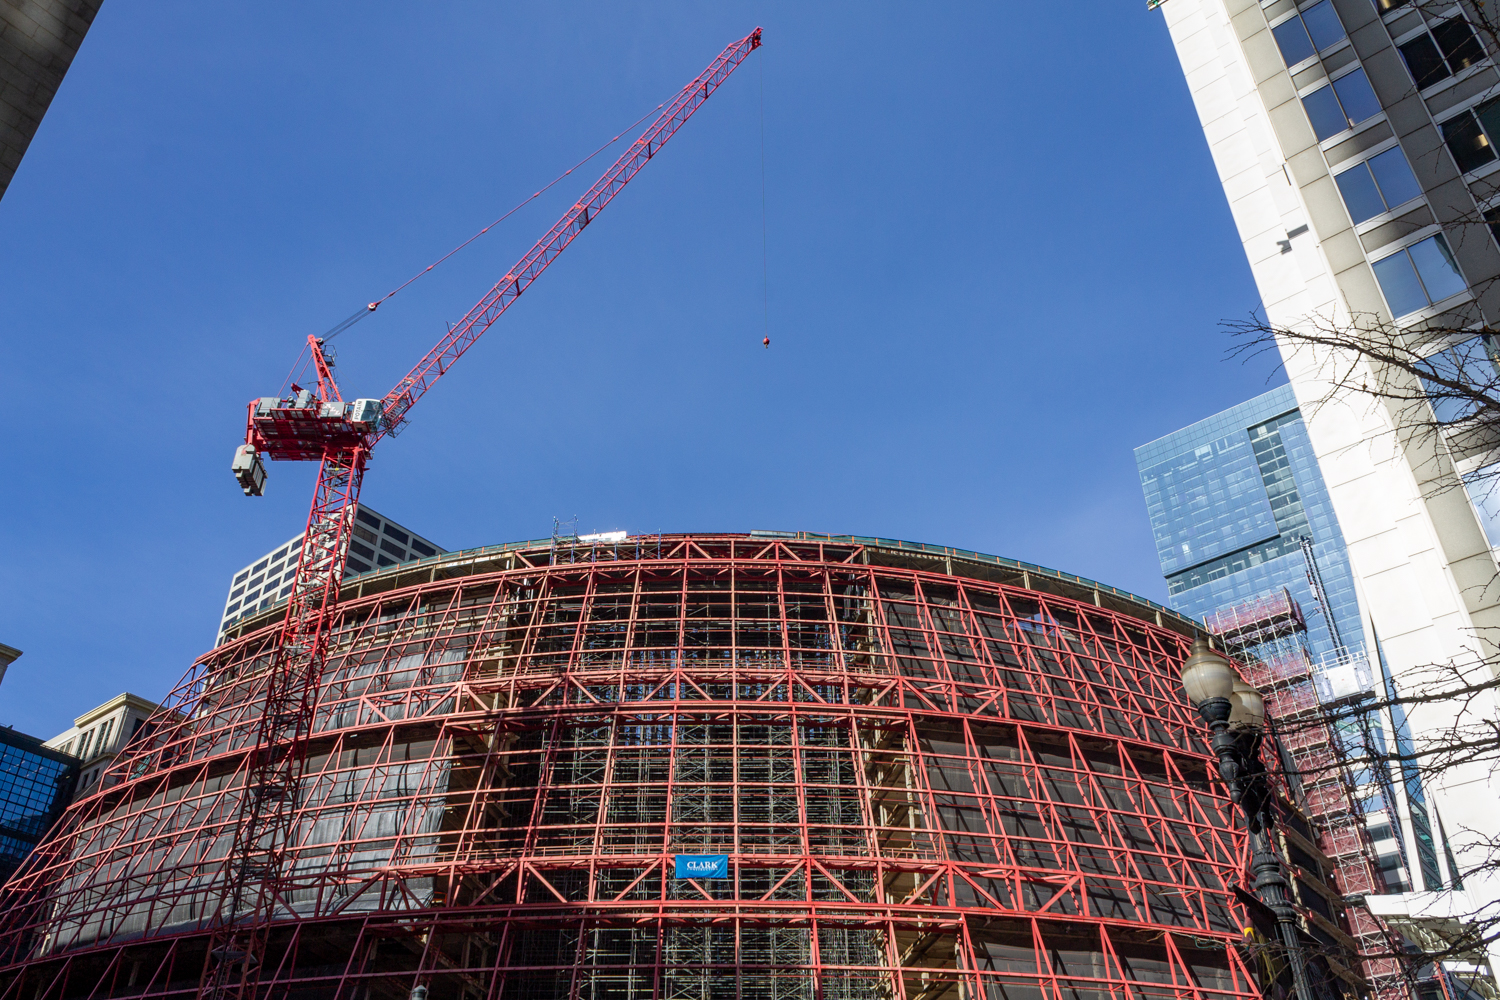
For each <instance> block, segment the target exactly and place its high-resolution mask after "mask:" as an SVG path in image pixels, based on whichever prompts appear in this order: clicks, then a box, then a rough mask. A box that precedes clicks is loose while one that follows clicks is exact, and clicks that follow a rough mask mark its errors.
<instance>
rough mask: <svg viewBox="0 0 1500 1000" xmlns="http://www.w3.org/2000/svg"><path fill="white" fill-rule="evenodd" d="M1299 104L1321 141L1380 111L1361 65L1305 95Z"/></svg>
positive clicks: (1377, 101)
mask: <svg viewBox="0 0 1500 1000" xmlns="http://www.w3.org/2000/svg"><path fill="white" fill-rule="evenodd" d="M1302 106H1303V108H1304V109H1306V111H1307V119H1308V121H1310V122H1311V123H1312V127H1313V132H1314V133H1316V135H1317V137H1318V139H1319V140H1320V141H1321V140H1323V139H1327V138H1328V137H1329V136H1333V135H1337V134H1338V133H1340V132H1342V131H1344V130H1345V129H1349V128H1353V127H1354V126H1355V125H1358V124H1359V123H1360V122H1363V121H1367V120H1369V119H1370V118H1373V117H1375V116H1376V115H1378V114H1379V113H1380V111H1381V108H1380V101H1379V100H1377V99H1376V97H1375V91H1373V90H1371V89H1370V81H1369V80H1368V79H1366V78H1365V71H1364V69H1362V68H1361V69H1357V70H1355V71H1354V72H1353V73H1347V74H1345V75H1344V76H1341V77H1339V78H1338V79H1337V80H1335V81H1333V83H1332V84H1330V85H1329V86H1326V87H1320V88H1319V89H1317V90H1315V91H1313V92H1312V93H1310V94H1308V95H1307V96H1306V97H1304V98H1302Z"/></svg>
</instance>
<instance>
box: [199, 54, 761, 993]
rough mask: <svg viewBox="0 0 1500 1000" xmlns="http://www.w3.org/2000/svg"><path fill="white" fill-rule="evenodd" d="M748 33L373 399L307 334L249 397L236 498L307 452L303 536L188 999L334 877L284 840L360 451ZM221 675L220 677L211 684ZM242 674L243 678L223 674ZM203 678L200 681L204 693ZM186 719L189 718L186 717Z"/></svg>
mask: <svg viewBox="0 0 1500 1000" xmlns="http://www.w3.org/2000/svg"><path fill="white" fill-rule="evenodd" d="M760 43H761V29H759V28H756V29H755V30H754V31H753V32H751V33H750V34H749V35H746V36H745V37H744V38H742V39H740V40H739V41H737V42H734V43H732V44H731V45H729V46H728V47H726V48H725V49H724V51H723V52H721V53H720V54H719V56H718V58H716V59H715V60H714V61H713V62H712V63H710V64H709V66H708V68H707V69H705V70H704V71H703V73H701V74H700V75H699V76H698V77H697V78H696V79H695V80H693V82H692V83H690V84H688V85H687V87H685V88H684V89H683V90H682V91H680V92H679V93H678V95H677V97H676V98H675V99H674V100H673V101H672V102H671V103H670V104H669V105H667V106H666V108H665V109H664V110H663V111H662V113H661V114H660V115H658V116H657V118H656V119H655V120H654V121H653V122H652V123H651V125H650V126H649V127H648V128H647V129H646V130H645V131H644V132H642V133H641V135H640V137H639V138H637V139H636V140H635V142H634V143H633V144H632V145H631V146H630V148H629V149H628V150H626V152H625V154H624V155H623V156H621V157H620V158H619V159H618V160H617V161H616V162H615V163H614V164H613V165H612V166H611V167H610V168H609V169H608V170H607V171H605V173H604V175H603V176H602V177H600V178H599V180H598V181H597V182H596V183H595V184H594V185H593V187H591V188H589V190H588V191H587V192H586V193H585V194H584V195H583V197H581V198H580V199H579V200H578V201H577V202H576V203H575V204H574V205H573V206H572V207H571V208H569V209H568V210H567V211H566V212H565V213H563V216H562V218H561V219H559V220H558V221H557V223H556V224H555V225H554V226H553V227H552V228H551V229H550V230H549V231H548V232H547V234H546V235H545V236H543V237H542V238H541V239H540V240H539V241H537V243H536V244H535V245H534V246H533V247H532V248H531V249H530V250H529V251H527V253H526V254H525V255H524V256H523V257H522V258H521V259H520V260H519V261H518V262H517V263H516V265H515V266H514V267H512V268H511V269H510V270H509V271H507V272H506V274H505V276H504V277H503V278H501V279H500V281H499V282H497V283H496V284H495V286H494V287H493V288H491V289H490V290H489V291H488V292H487V293H486V294H485V295H484V297H483V298H481V299H480V300H479V302H478V303H477V304H476V305H475V306H474V308H473V309H471V310H469V312H468V313H467V314H466V315H465V316H464V318H463V319H462V320H460V321H459V322H458V323H457V324H456V325H455V326H453V327H452V329H451V330H450V331H449V332H448V333H447V334H446V335H445V336H444V337H443V338H442V340H440V341H439V342H438V343H437V345H436V346H434V347H433V348H432V350H430V351H429V352H427V355H426V356H425V357H423V358H422V360H421V361H419V362H418V363H417V365H416V366H415V367H414V368H412V370H411V371H410V372H409V373H408V374H407V375H406V376H405V377H403V378H402V379H401V380H400V381H399V382H397V383H396V385H395V386H394V387H393V388H392V389H391V390H390V392H388V393H386V394H385V396H384V397H383V398H381V399H356V400H353V401H352V402H346V401H345V400H344V399H343V396H342V395H341V393H340V391H339V387H338V383H337V381H336V379H335V378H334V365H333V358H332V355H331V352H330V351H329V350H328V349H327V347H326V345H325V344H324V343H323V342H322V341H321V340H320V339H318V338H317V337H309V338H308V348H309V350H310V351H311V354H312V361H313V366H314V369H315V371H316V375H317V385H316V387H315V388H313V387H308V388H303V387H301V386H298V385H293V386H292V392H291V394H290V395H288V396H285V397H265V398H262V399H257V400H254V401H252V402H251V403H250V406H249V412H248V415H247V417H246V428H245V443H244V444H243V445H241V446H240V447H239V449H238V450H236V452H235V457H234V463H233V471H234V474H235V477H236V478H237V479H238V480H239V483H240V486H241V488H242V489H243V490H244V492H245V493H246V495H250V496H258V495H260V494H261V492H262V491H263V489H264V486H265V479H266V472H265V464H264V459H266V458H271V459H273V460H280V461H316V462H318V463H319V464H318V480H317V486H316V489H315V491H314V494H313V501H312V508H311V510H310V511H309V513H308V518H307V530H306V532H305V533H304V534H303V536H302V542H301V552H300V555H299V557H298V562H297V569H296V574H295V577H294V582H293V583H292V585H291V590H290V593H289V595H288V599H287V607H286V614H285V616H284V617H283V619H282V623H281V625H280V633H279V635H278V637H277V640H276V642H275V644H274V646H273V650H272V653H271V656H270V657H269V662H268V663H267V664H266V666H265V668H264V681H263V690H262V692H261V694H260V709H259V714H258V716H256V717H255V719H254V721H253V726H252V729H253V734H252V735H251V736H250V739H249V741H248V746H247V753H248V765H247V767H246V775H247V777H246V781H245V784H244V787H243V792H242V793H241V795H240V798H239V813H238V816H237V819H236V822H235V824H234V834H233V837H234V839H233V843H232V846H231V849H230V851H229V853H228V855H227V856H226V858H225V864H224V878H225V890H224V892H223V894H222V895H221V896H220V897H219V899H220V902H219V909H218V912H217V913H216V914H215V915H214V925H215V934H214V938H213V942H212V944H211V947H210V949H209V954H208V956H207V958H206V959H205V964H204V969H203V973H202V977H201V979H200V985H199V995H200V996H206V997H214V998H224V1000H239V998H252V997H254V996H255V995H256V984H257V982H258V980H259V975H260V970H261V967H262V965H263V960H264V958H265V957H266V956H265V949H266V939H267V933H268V926H269V921H270V919H271V918H272V917H273V916H274V915H275V914H276V913H277V912H278V911H279V912H288V911H290V910H291V908H292V905H293V898H292V897H293V893H294V891H306V890H309V889H318V888H320V886H321V884H322V882H325V881H328V880H333V879H336V878H337V874H336V873H325V874H322V875H298V874H296V873H294V872H292V871H290V870H289V868H288V864H287V861H286V859H287V856H288V853H289V851H291V850H292V849H293V848H295V847H296V846H297V845H296V838H297V833H298V831H297V809H298V802H299V795H300V793H301V783H302V778H303V774H304V770H305V767H306V763H307V758H308V748H309V743H310V741H311V738H312V735H313V729H314V721H315V720H314V714H315V710H316V704H317V694H318V690H319V685H320V681H321V679H322V676H323V668H324V664H325V661H326V658H327V648H328V640H329V637H330V634H331V631H332V626H333V622H334V618H335V615H336V612H337V609H338V603H339V582H340V580H341V579H342V578H343V575H344V566H345V560H346V558H347V553H348V548H349V534H350V531H351V529H352V523H351V522H352V519H353V516H354V511H355V506H356V505H357V504H358V502H359V492H360V486H361V484H362V482H363V479H364V473H365V467H366V465H367V463H368V462H369V458H370V452H371V449H372V448H373V447H374V446H375V444H376V443H377V442H378V441H380V440H381V439H382V438H383V437H385V436H386V435H387V434H396V433H398V432H399V431H400V429H401V428H402V427H403V426H404V425H405V423H406V421H407V419H408V414H409V413H410V411H411V408H412V407H413V406H414V405H415V404H416V402H417V401H418V400H419V399H421V398H422V396H423V395H424V394H425V393H426V392H427V391H428V390H429V389H431V388H432V386H433V384H434V383H436V382H437V380H438V379H439V378H441V377H442V376H443V375H444V374H445V373H446V372H447V371H449V369H450V368H451V367H452V366H453V364H454V363H455V362H456V361H457V360H458V359H459V357H461V356H462V355H463V353H464V352H465V351H466V350H468V348H469V347H471V346H473V344H474V342H475V341H477V340H478V339H479V338H480V336H482V335H483V334H484V332H485V331H486V330H488V329H489V328H490V327H491V326H492V325H494V323H495V321H496V320H498V319H499V318H500V316H501V315H502V314H504V312H505V311H506V309H508V308H509V307H510V306H511V305H512V304H513V303H514V302H515V301H516V300H517V299H518V298H520V296H521V294H522V293H523V292H524V291H526V289H527V288H528V287H529V286H530V285H531V283H532V282H533V281H535V280H536V279H537V278H538V277H539V276H540V275H541V273H542V272H543V271H544V270H546V268H547V266H548V265H549V264H551V263H552V261H554V260H556V259H557V257H558V255H560V254H561V253H562V252H563V250H565V249H567V247H568V245H569V244H570V243H572V242H573V240H574V239H576V238H577V236H578V234H579V233H581V232H583V230H584V228H585V227H587V226H588V225H589V224H590V223H591V222H592V221H593V220H594V219H595V218H596V217H597V216H598V214H599V212H600V211H602V210H603V208H604V206H606V205H608V204H609V203H610V201H611V200H613V198H614V197H615V196H616V195H617V194H619V192H620V191H621V189H623V188H624V187H625V185H626V184H628V183H629V182H630V180H631V179H632V178H633V177H635V175H636V174H637V173H639V172H640V170H641V169H642V168H643V167H644V166H645V165H646V164H647V163H648V162H650V160H651V158H652V157H653V156H655V155H656V153H657V152H659V151H660V150H661V147H662V146H663V145H665V144H666V142H667V141H668V140H669V139H671V138H672V136H673V135H674V134H676V132H677V130H678V129H680V128H681V127H682V125H683V124H684V123H685V122H686V121H687V120H688V118H690V117H691V116H692V115H693V113H694V112H695V111H697V109H698V108H699V107H701V106H702V105H703V102H704V101H706V100H708V98H709V95H711V94H712V93H713V92H714V91H715V90H716V89H718V87H719V85H720V84H722V83H723V82H724V80H725V79H726V78H728V76H729V74H730V73H732V72H734V70H735V69H736V68H737V67H738V66H739V65H740V63H742V62H743V61H744V60H745V59H746V58H747V57H748V56H749V54H750V53H751V52H753V51H754V50H755V49H757V48H759V47H760ZM223 682H224V683H226V684H227V683H230V680H224V681H223ZM232 682H233V683H236V684H243V683H245V678H243V677H238V678H233V679H232ZM213 686H214V678H212V677H209V678H207V679H206V680H205V683H204V688H203V689H204V691H205V692H211V691H212V689H213ZM188 724H190V723H188Z"/></svg>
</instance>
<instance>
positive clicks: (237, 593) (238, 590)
mask: <svg viewBox="0 0 1500 1000" xmlns="http://www.w3.org/2000/svg"><path fill="white" fill-rule="evenodd" d="M244 592H245V588H244V587H238V588H236V589H235V591H234V593H232V594H230V595H229V599H230V600H231V601H232V600H234V599H235V598H236V597H239V596H240V595H241V594H243V593H244Z"/></svg>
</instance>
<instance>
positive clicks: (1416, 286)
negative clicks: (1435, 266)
mask: <svg viewBox="0 0 1500 1000" xmlns="http://www.w3.org/2000/svg"><path fill="white" fill-rule="evenodd" d="M1370 266H1371V267H1373V268H1374V269H1375V280H1376V281H1379V282H1380V290H1381V291H1382V292H1384V293H1385V301H1386V304H1387V305H1389V306H1390V307H1391V315H1393V316H1405V315H1406V314H1407V313H1413V312H1416V311H1417V310H1418V309H1425V308H1427V306H1428V305H1429V303H1428V301H1427V293H1426V292H1424V291H1423V290H1422V283H1421V282H1420V281H1418V280H1417V272H1416V269H1415V268H1414V267H1412V264H1411V258H1410V257H1408V256H1407V255H1406V251H1405V250H1402V251H1399V252H1397V253H1393V254H1391V255H1390V256H1389V257H1386V258H1384V259H1382V260H1377V261H1375V263H1374V264H1372V265H1370Z"/></svg>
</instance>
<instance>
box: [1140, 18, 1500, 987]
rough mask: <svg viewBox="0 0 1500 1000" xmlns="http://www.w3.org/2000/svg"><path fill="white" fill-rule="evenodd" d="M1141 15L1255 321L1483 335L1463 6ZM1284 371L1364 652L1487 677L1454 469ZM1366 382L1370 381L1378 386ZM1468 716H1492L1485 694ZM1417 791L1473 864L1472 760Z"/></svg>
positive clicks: (1443, 720) (1498, 96) (1477, 892)
mask: <svg viewBox="0 0 1500 1000" xmlns="http://www.w3.org/2000/svg"><path fill="white" fill-rule="evenodd" d="M1160 8H1161V10H1162V12H1163V14H1164V16H1165V19H1166V23H1167V26H1168V29H1169V31H1170V33H1171V37H1172V41H1173V44H1174V45H1175V47H1176V50H1177V54H1178V57H1179V59H1180V61H1181V64H1182V67H1183V71H1184V74H1185V76H1186V79H1187V83H1188V87H1189V89H1190V91H1191V92H1192V96H1193V101H1194V103H1195V105H1196V108H1197V111H1198V115H1199V118H1200V120H1201V123H1202V125H1203V129H1204V133H1205V136H1206V137H1207V139H1208V143H1209V147H1210V150H1211V151H1212V154H1213V158H1214V162H1215V166H1216V168H1217V170H1218V173H1219V176H1220V179H1221V180H1222V182H1223V184H1224V189H1225V194H1226V196H1227V197H1228V199H1229V202H1230V205H1231V209H1232V211H1233V215H1234V219H1235V224H1236V226H1237V227H1238V230H1239V235H1240V238H1241V240H1242V241H1243V244H1244V247H1245V252H1246V255H1247V257H1248V259H1249V262H1250V266H1251V270H1252V272H1253V274H1254V277H1255V281H1256V284H1257V287H1258V288H1259V290H1260V295H1261V301H1262V304H1263V306H1264V308H1265V312H1266V315H1267V317H1268V318H1269V320H1270V322H1271V323H1272V324H1273V325H1275V326H1277V327H1279V328H1285V329H1303V330H1309V329H1312V328H1314V327H1315V326H1316V325H1318V324H1334V325H1349V324H1353V323H1356V322H1359V323H1365V324H1367V325H1369V324H1379V325H1382V326H1383V327H1385V328H1387V329H1390V328H1396V329H1405V330H1409V331H1411V332H1412V333H1418V332H1419V331H1420V329H1421V328H1422V327H1423V325H1424V324H1427V323H1429V322H1441V323H1442V325H1444V326H1445V327H1447V328H1450V329H1465V328H1470V327H1472V326H1476V325H1486V326H1489V327H1491V328H1493V327H1495V326H1496V325H1497V323H1500V283H1497V282H1496V281H1495V279H1496V278H1497V277H1500V245H1497V244H1496V234H1495V233H1494V232H1492V231H1491V228H1490V226H1489V225H1488V224H1487V219H1486V216H1487V215H1492V214H1493V213H1494V211H1495V208H1496V204H1495V203H1496V201H1497V196H1500V187H1496V185H1495V182H1496V181H1500V173H1497V172H1496V171H1497V170H1500V160H1497V156H1496V142H1497V141H1500V70H1497V68H1496V64H1495V59H1494V53H1492V52H1491V50H1490V45H1491V43H1492V41H1493V40H1492V39H1490V38H1487V37H1485V35H1484V33H1483V32H1477V33H1476V32H1475V31H1473V30H1471V27H1470V25H1469V23H1468V20H1469V19H1470V17H1471V15H1472V14H1473V11H1472V10H1471V11H1468V12H1466V11H1465V9H1464V8H1463V7H1461V6H1459V5H1456V4H1445V5H1441V6H1440V5H1437V4H1432V3H1426V2H1420V0H1315V2H1314V0H1307V2H1303V3H1297V2H1296V0H1266V2H1264V3H1262V2H1260V0H1165V2H1163V3H1161V4H1160ZM1452 346H1453V345H1451V344H1443V345H1434V349H1437V348H1439V347H1444V348H1449V347H1452ZM1283 357H1284V360H1285V361H1286V366H1287V372H1288V375H1289V377H1290V380H1291V385H1292V391H1293V392H1294V394H1295V395H1296V397H1297V401H1298V403H1299V405H1300V407H1301V410H1302V413H1303V417H1304V423H1305V426H1306V430H1307V437H1308V441H1309V443H1310V445H1311V448H1312V451H1313V454H1314V455H1315V456H1316V458H1317V461H1318V464H1319V466H1320V467H1321V470H1322V474H1323V479H1324V482H1325V484H1326V487H1327V492H1328V498H1329V501H1330V504H1331V506H1332V509H1333V511H1334V513H1335V514H1336V516H1337V520H1338V523H1339V526H1340V530H1341V532H1342V534H1343V536H1344V541H1345V544H1346V547H1347V551H1348V558H1349V568H1350V572H1351V575H1352V577H1353V580H1354V586H1355V590H1356V592H1357V594H1358V598H1359V601H1360V604H1361V605H1362V606H1363V608H1364V609H1365V611H1366V613H1367V623H1368V626H1369V629H1370V638H1371V642H1372V648H1373V649H1374V651H1375V652H1376V653H1379V654H1383V658H1384V661H1385V663H1386V664H1387V665H1388V667H1389V669H1390V672H1391V673H1392V674H1393V676H1394V678H1395V681H1396V684H1397V685H1398V686H1400V685H1402V684H1407V685H1408V686H1410V685H1413V684H1414V681H1415V678H1416V677H1417V676H1418V675H1419V674H1420V672H1421V671H1422V670H1423V668H1424V667H1426V666H1428V665H1431V664H1444V663H1458V664H1463V665H1466V667H1467V669H1469V670H1471V671H1472V674H1471V675H1470V676H1471V677H1473V678H1478V679H1488V678H1489V677H1492V676H1493V674H1494V670H1493V664H1494V663H1495V662H1496V661H1497V652H1496V649H1495V647H1494V645H1493V644H1492V643H1491V642H1490V641H1489V640H1488V638H1486V636H1487V635H1494V634H1500V628H1497V627H1500V587H1496V586H1494V585H1493V584H1494V581H1495V580H1496V576H1497V564H1496V560H1495V555H1494V553H1493V552H1492V550H1491V543H1490V541H1489V539H1488V537H1487V535H1486V531H1485V527H1484V525H1483V523H1482V521H1481V512H1480V511H1479V510H1478V509H1477V507H1476V506H1475V505H1474V503H1473V502H1472V501H1471V500H1470V498H1469V497H1468V496H1467V495H1466V493H1465V491H1464V490H1463V489H1462V488H1461V486H1460V479H1459V475H1460V474H1461V473H1464V472H1465V471H1467V470H1466V468H1465V467H1464V466H1463V465H1458V466H1455V462H1454V459H1453V457H1452V455H1451V454H1450V452H1449V450H1448V449H1447V447H1446V446H1445V444H1444V442H1442V441H1439V440H1436V439H1434V438H1433V437H1432V436H1430V435H1421V434H1410V433H1406V432H1405V431H1406V430H1408V429H1409V427H1408V425H1409V423H1410V420H1411V417H1410V414H1409V413H1407V412H1403V409H1402V408H1401V407H1398V406H1391V405H1387V404H1385V403H1383V402H1380V401H1377V400H1372V399H1371V398H1369V397H1368V396H1364V395H1361V394H1359V393H1341V392H1338V391H1335V390H1334V389H1333V387H1332V385H1331V383H1330V381H1329V364H1328V362H1329V361H1330V357H1329V355H1328V354H1326V353H1319V352H1315V351H1311V350H1306V349H1304V350H1298V351H1293V350H1290V349H1289V348H1288V347H1287V346H1286V345H1284V346H1283ZM1346 360H1348V359H1346ZM1349 363H1351V364H1353V365H1355V367H1354V369H1353V370H1354V371H1355V372H1356V373H1357V374H1359V373H1361V372H1363V371H1366V370H1368V366H1366V368H1365V369H1361V368H1360V367H1358V366H1359V365H1361V364H1363V362H1360V361H1359V360H1358V359H1352V360H1351V361H1350V362H1349ZM1369 375H1370V378H1371V381H1372V382H1375V384H1380V382H1379V380H1380V379H1382V378H1385V377H1387V376H1388V375H1389V373H1387V372H1374V371H1369ZM1354 384H1356V385H1357V384H1359V382H1358V379H1356V380H1355V382H1354ZM1489 460H1490V459H1489V457H1487V456H1481V457H1479V458H1471V459H1469V460H1468V461H1469V462H1470V463H1471V464H1472V463H1473V462H1487V461H1489ZM1377 642H1378V645H1373V644H1374V643H1377ZM1468 708H1469V709H1470V710H1471V711H1478V712H1480V713H1482V714H1483V715H1485V716H1487V717H1490V718H1500V706H1497V705H1496V703H1495V700H1494V699H1493V698H1492V697H1490V696H1489V695H1488V694H1486V695H1483V696H1481V699H1480V700H1479V701H1478V702H1471V703H1469V705H1468ZM1455 711H1456V709H1455V705H1454V704H1453V703H1452V702H1434V703H1430V704H1423V705H1417V706H1414V707H1413V708H1412V709H1411V719H1410V721H1411V726H1412V730H1413V732H1414V734H1415V736H1416V737H1417V739H1418V740H1419V741H1420V740H1422V739H1424V738H1426V737H1427V736H1431V735H1435V734H1440V733H1443V732H1445V731H1447V730H1448V729H1449V728H1450V726H1451V725H1452V723H1453V721H1454V713H1455ZM1428 791H1429V793H1430V797H1431V799H1432V800H1433V801H1434V802H1435V803H1436V806H1437V810H1438V812H1439V813H1440V815H1441V817H1442V819H1443V821H1444V823H1445V824H1446V827H1447V831H1448V834H1449V836H1450V838H1451V840H1452V843H1453V847H1454V850H1455V854H1456V855H1457V858H1458V866H1459V867H1460V868H1461V869H1465V868H1471V867H1472V866H1474V865H1476V864H1478V863H1479V862H1480V860H1481V857H1482V855H1483V854H1484V853H1485V852H1484V850H1483V847H1482V846H1481V845H1480V842H1481V837H1480V836H1479V835H1471V834H1469V833H1467V832H1466V831H1485V830H1489V831H1493V830H1495V829H1497V827H1500V787H1497V784H1496V779H1495V778H1494V776H1492V775H1491V773H1490V769H1489V767H1488V765H1487V764H1484V763H1480V762H1472V763H1457V764H1455V765H1454V766H1452V767H1449V768H1447V769H1445V770H1444V771H1443V773H1441V774H1439V775H1435V776H1433V777H1432V779H1431V780H1430V782H1429V785H1428ZM1464 887H1465V891H1466V892H1467V894H1468V899H1467V900H1464V901H1462V906H1463V908H1466V909H1473V908H1474V907H1478V906H1486V905H1487V906H1493V907H1496V908H1500V880H1497V879H1496V878H1495V877H1494V876H1492V875H1486V874H1482V873H1478V872H1476V873H1474V874H1473V875H1472V876H1471V877H1469V878H1467V879H1466V880H1465V883H1464ZM1414 905H1415V906H1418V907H1419V908H1424V909H1425V910H1426V912H1433V910H1432V906H1433V905H1436V904H1435V903H1434V902H1433V901H1417V902H1414ZM1493 957H1496V953H1495V952H1492V958H1493Z"/></svg>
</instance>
